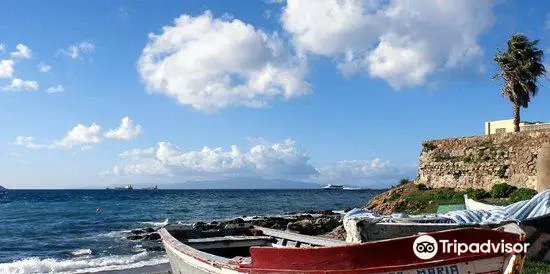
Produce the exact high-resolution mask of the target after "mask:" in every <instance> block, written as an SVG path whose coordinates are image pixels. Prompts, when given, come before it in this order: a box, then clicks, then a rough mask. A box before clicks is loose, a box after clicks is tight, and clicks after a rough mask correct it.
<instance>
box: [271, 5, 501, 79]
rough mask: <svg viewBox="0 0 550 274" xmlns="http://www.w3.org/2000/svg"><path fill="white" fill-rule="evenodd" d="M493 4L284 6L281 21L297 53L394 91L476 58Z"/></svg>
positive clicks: (487, 26)
mask: <svg viewBox="0 0 550 274" xmlns="http://www.w3.org/2000/svg"><path fill="white" fill-rule="evenodd" d="M493 3H494V2H492V1H489V0H480V1H461V0H448V1H421V2H420V3H417V2H412V1H407V0H390V1H369V0H341V1H339V0H326V1H317V0H289V1H287V3H286V5H285V7H284V9H283V14H282V19H281V20H282V24H283V27H284V29H285V30H286V31H288V32H289V33H290V34H291V35H292V37H293V38H292V39H293V43H294V45H295V46H296V48H297V50H298V51H299V52H302V53H304V54H305V53H312V54H318V55H322V56H327V57H330V58H333V59H334V60H336V62H337V67H338V69H339V70H340V71H341V73H342V74H344V75H345V76H350V75H353V74H355V73H357V72H359V71H362V70H364V71H367V72H368V74H369V75H370V76H371V77H377V78H381V79H383V80H385V81H387V82H388V83H389V84H390V85H391V86H392V87H393V88H395V89H399V88H401V87H404V86H414V85H419V84H422V83H424V82H425V81H426V79H427V78H428V77H429V76H430V75H432V74H434V73H435V72H436V71H438V70H442V69H451V68H455V67H457V66H459V65H461V64H465V63H467V62H469V61H471V60H472V59H473V58H474V57H476V56H478V55H480V54H481V53H482V51H481V49H480V47H479V45H478V44H477V39H478V36H479V35H480V34H481V33H482V32H483V31H484V30H486V29H488V28H489V27H490V26H491V25H492V22H493V12H492V4H493Z"/></svg>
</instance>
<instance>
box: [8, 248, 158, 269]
mask: <svg viewBox="0 0 550 274" xmlns="http://www.w3.org/2000/svg"><path fill="white" fill-rule="evenodd" d="M167 262H168V259H167V258H166V257H165V256H158V255H154V256H153V255H151V254H150V253H148V252H142V253H138V254H135V255H113V256H105V257H98V258H93V259H72V260H55V259H42V260H41V259H39V258H25V259H23V260H18V261H14V262H11V263H4V264H0V274H30V273H61V274H67V273H93V272H99V271H109V270H123V269H132V268H139V267H144V266H152V265H159V264H163V263H167Z"/></svg>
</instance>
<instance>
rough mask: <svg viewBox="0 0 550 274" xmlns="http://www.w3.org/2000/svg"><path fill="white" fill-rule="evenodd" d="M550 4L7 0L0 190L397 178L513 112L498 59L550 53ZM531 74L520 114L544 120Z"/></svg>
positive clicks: (549, 94) (0, 56) (549, 116)
mask: <svg viewBox="0 0 550 274" xmlns="http://www.w3.org/2000/svg"><path fill="white" fill-rule="evenodd" d="M549 5H550V4H549V3H547V2H546V1H529V2H527V3H520V2H519V1H475V2H474V1H458V0H457V1H425V2H422V3H418V2H415V3H411V2H409V1H384V2H383V3H382V2H380V3H378V2H376V1H359V0H358V1H299V2H296V1H288V2H286V1H160V2H159V1H77V2H68V1H48V2H47V3H46V2H43V1H38V2H37V1H10V0H5V1H2V2H0V18H2V19H1V20H0V44H1V45H2V46H0V60H1V61H0V123H1V124H2V125H3V130H1V131H0V172H1V173H2V175H3V176H2V178H3V179H2V181H1V182H0V184H1V185H4V186H7V187H11V188H82V187H86V188H89V187H99V188H101V187H104V186H107V185H115V184H124V183H136V182H137V183H139V182H142V183H149V182H159V183H166V182H184V181H187V180H218V179H227V178H234V177H261V178H270V179H271V178H281V179H292V180H301V181H311V182H317V183H320V184H324V183H331V182H337V183H344V184H350V185H362V186H366V187H384V186H389V185H391V184H393V183H394V182H395V181H397V180H398V179H399V178H401V177H404V176H409V177H413V176H415V174H416V168H417V158H418V155H419V153H420V143H421V141H422V140H427V139H435V138H447V137H459V136H470V135H478V134H483V122H484V121H486V120H497V119H507V118H510V117H511V113H512V108H511V106H510V104H509V103H508V102H507V101H506V99H505V98H503V97H502V96H501V94H500V90H499V88H500V87H499V83H498V82H495V81H493V80H492V79H491V75H492V74H493V73H494V72H495V70H496V68H495V66H494V64H493V62H492V56H493V55H494V54H495V52H496V49H497V47H503V46H504V45H505V42H506V40H507V38H508V37H509V36H510V35H511V34H513V33H516V32H522V33H524V34H526V35H527V36H528V37H530V38H531V39H541V42H540V46H541V48H543V49H544V50H545V51H548V50H547V49H548V48H550V43H549V42H548V41H547V39H546V37H547V36H549V35H550V16H549V14H548V13H547V10H549V7H548V6H549ZM525 18H528V19H529V20H525ZM18 45H20V46H18ZM548 52H550V51H548ZM2 62H3V63H2ZM41 70H42V71H41ZM541 85H542V87H541V89H540V92H539V94H538V95H537V97H536V98H535V99H534V100H533V101H532V103H531V105H530V107H529V108H528V109H527V110H523V112H522V119H523V120H536V121H539V120H541V121H548V120H550V112H549V110H548V107H547V106H548V102H550V91H549V90H548V80H547V79H544V80H543V81H542V82H541ZM48 91H49V92H48ZM125 117H127V118H125Z"/></svg>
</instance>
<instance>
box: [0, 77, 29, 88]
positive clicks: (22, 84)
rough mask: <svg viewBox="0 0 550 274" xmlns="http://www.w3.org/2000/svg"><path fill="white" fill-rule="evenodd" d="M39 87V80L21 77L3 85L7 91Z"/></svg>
mask: <svg viewBox="0 0 550 274" xmlns="http://www.w3.org/2000/svg"><path fill="white" fill-rule="evenodd" d="M36 89H38V82H36V81H26V80H21V79H19V78H13V79H11V83H10V84H8V85H7V86H4V87H2V90H5V91H23V90H36Z"/></svg>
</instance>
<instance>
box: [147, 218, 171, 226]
mask: <svg viewBox="0 0 550 274" xmlns="http://www.w3.org/2000/svg"><path fill="white" fill-rule="evenodd" d="M170 223H172V222H171V221H170V220H169V219H166V220H164V221H162V222H141V224H144V225H149V226H153V227H159V226H165V225H167V224H170Z"/></svg>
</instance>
